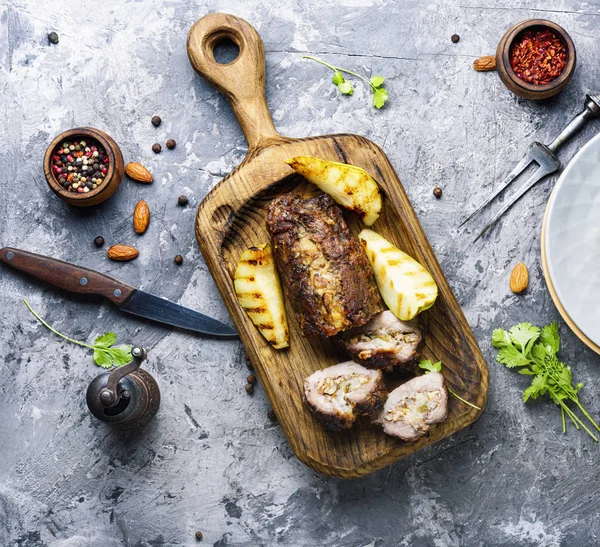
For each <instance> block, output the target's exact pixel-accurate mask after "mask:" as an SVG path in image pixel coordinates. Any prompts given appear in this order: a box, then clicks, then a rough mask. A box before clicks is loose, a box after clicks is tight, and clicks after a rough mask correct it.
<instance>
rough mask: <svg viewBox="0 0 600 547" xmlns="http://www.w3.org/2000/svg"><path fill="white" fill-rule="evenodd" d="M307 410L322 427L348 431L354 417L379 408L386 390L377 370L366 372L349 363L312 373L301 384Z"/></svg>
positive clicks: (369, 413)
mask: <svg viewBox="0 0 600 547" xmlns="http://www.w3.org/2000/svg"><path fill="white" fill-rule="evenodd" d="M304 395H305V400H306V403H307V405H308V407H309V408H310V409H311V410H312V412H313V414H314V415H315V417H316V418H317V420H319V422H321V423H322V424H323V425H324V426H325V427H327V428H328V429H331V430H342V429H348V428H349V427H351V426H352V424H353V423H354V420H355V419H356V416H357V415H361V414H365V415H373V414H375V413H377V412H378V411H379V410H380V409H381V405H382V404H383V401H384V400H385V398H386V396H387V390H386V388H385V384H384V381H383V375H382V373H381V371H380V370H369V369H367V368H365V367H363V366H361V365H357V364H356V363H353V362H352V361H348V362H346V363H340V364H338V365H334V366H332V367H328V368H326V369H323V370H318V371H317V372H314V373H313V374H311V375H310V376H309V377H308V378H307V379H306V380H305V381H304Z"/></svg>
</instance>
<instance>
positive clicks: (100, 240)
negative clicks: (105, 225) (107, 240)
mask: <svg viewBox="0 0 600 547" xmlns="http://www.w3.org/2000/svg"><path fill="white" fill-rule="evenodd" d="M94 245H96V247H102V245H104V238H103V237H102V236H98V237H97V238H96V239H94Z"/></svg>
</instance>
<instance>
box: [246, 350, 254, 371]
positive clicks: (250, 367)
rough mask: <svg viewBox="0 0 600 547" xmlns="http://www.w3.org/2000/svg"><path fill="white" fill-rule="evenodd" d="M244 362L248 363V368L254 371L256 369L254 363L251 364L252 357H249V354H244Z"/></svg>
mask: <svg viewBox="0 0 600 547" xmlns="http://www.w3.org/2000/svg"><path fill="white" fill-rule="evenodd" d="M244 361H246V366H247V367H248V368H249V369H250V370H254V367H253V366H252V363H251V362H250V357H248V354H247V353H244Z"/></svg>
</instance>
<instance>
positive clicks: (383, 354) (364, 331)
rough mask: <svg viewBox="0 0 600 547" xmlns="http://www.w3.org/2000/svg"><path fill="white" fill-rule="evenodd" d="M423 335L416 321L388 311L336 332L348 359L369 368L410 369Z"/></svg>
mask: <svg viewBox="0 0 600 547" xmlns="http://www.w3.org/2000/svg"><path fill="white" fill-rule="evenodd" d="M422 339H423V336H422V334H421V330H420V329H419V328H418V327H417V324H416V321H415V320H412V321H400V319H398V318H397V317H396V316H395V315H394V314H393V313H392V312H391V311H389V310H386V311H384V312H381V313H379V314H377V315H376V316H375V317H373V319H371V320H370V321H369V322H368V323H366V324H365V325H363V326H362V327H358V328H356V329H352V330H350V331H347V332H344V333H342V334H340V337H339V341H340V343H341V344H342V346H343V347H344V348H345V349H346V351H347V352H348V353H349V354H350V356H351V357H352V359H353V360H354V361H356V362H357V363H360V364H361V365H364V366H366V367H369V368H380V369H384V370H391V369H392V368H393V367H398V368H399V369H407V370H411V369H412V367H410V365H411V364H413V362H414V361H415V358H416V356H417V353H418V348H419V344H420V343H421V341H422Z"/></svg>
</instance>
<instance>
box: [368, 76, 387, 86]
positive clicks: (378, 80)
mask: <svg viewBox="0 0 600 547" xmlns="http://www.w3.org/2000/svg"><path fill="white" fill-rule="evenodd" d="M383 82H385V78H383V76H371V79H370V80H369V83H370V84H371V85H372V86H373V87H374V88H378V87H381V86H382V85H383Z"/></svg>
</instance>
